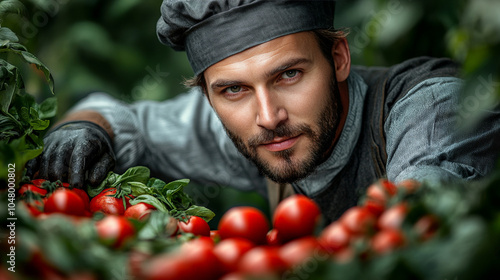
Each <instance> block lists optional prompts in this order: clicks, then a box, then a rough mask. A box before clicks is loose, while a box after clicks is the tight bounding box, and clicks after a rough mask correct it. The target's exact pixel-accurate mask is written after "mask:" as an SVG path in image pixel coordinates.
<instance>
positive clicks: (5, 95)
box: [0, 60, 23, 112]
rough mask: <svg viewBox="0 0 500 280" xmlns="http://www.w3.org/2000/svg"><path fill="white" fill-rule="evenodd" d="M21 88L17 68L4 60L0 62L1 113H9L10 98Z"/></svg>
mask: <svg viewBox="0 0 500 280" xmlns="http://www.w3.org/2000/svg"><path fill="white" fill-rule="evenodd" d="M22 87H23V86H22V79H21V76H20V75H19V73H18V70H17V68H16V67H15V66H14V65H12V64H10V63H8V62H7V61H5V60H0V109H2V111H4V112H8V111H9V107H10V104H11V102H12V98H13V97H14V95H15V94H17V93H18V92H19V89H20V88H22Z"/></svg>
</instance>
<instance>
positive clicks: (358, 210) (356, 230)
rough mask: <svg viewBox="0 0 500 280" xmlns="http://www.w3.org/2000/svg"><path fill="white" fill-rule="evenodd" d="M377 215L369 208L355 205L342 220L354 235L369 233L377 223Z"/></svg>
mask: <svg viewBox="0 0 500 280" xmlns="http://www.w3.org/2000/svg"><path fill="white" fill-rule="evenodd" d="M375 221H376V217H375V215H374V214H373V213H371V212H370V211H369V210H368V209H366V208H363V207H360V206H354V207H351V208H349V209H348V210H347V211H346V212H345V213H344V214H343V215H342V216H341V217H340V222H341V223H342V224H344V226H345V227H346V229H347V230H348V231H349V232H350V233H351V234H353V235H363V234H366V233H368V231H370V230H371V229H372V228H373V226H374V225H375Z"/></svg>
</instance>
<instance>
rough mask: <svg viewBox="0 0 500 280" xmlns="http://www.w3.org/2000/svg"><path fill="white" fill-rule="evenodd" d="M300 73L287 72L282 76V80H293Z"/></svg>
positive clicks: (294, 71)
mask: <svg viewBox="0 0 500 280" xmlns="http://www.w3.org/2000/svg"><path fill="white" fill-rule="evenodd" d="M298 73H299V71H297V70H287V71H285V72H283V74H282V75H281V78H282V79H291V78H293V77H295V76H297V74H298Z"/></svg>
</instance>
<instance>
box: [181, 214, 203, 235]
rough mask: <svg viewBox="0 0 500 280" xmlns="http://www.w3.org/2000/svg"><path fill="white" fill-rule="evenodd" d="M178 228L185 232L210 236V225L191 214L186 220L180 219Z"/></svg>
mask: <svg viewBox="0 0 500 280" xmlns="http://www.w3.org/2000/svg"><path fill="white" fill-rule="evenodd" d="M179 229H180V230H182V231H183V232H186V233H192V234H194V235H201V236H208V237H210V226H209V225H208V223H207V222H206V221H205V220H203V219H202V218H200V217H198V216H191V217H190V218H189V220H188V221H187V222H183V221H180V222H179Z"/></svg>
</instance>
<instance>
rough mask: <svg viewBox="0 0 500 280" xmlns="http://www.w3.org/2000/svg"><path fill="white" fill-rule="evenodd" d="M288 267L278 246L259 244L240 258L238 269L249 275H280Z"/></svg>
mask: <svg viewBox="0 0 500 280" xmlns="http://www.w3.org/2000/svg"><path fill="white" fill-rule="evenodd" d="M286 269H287V265H286V263H285V262H284V261H283V260H282V259H281V257H280V254H279V251H278V249H277V248H276V247H267V246H258V247H254V248H253V249H251V250H250V251H248V252H247V253H246V254H245V255H243V257H242V258H241V260H240V263H239V265H238V270H239V271H240V272H243V273H245V274H247V275H252V276H265V275H280V274H281V273H283V272H284V271H285V270H286Z"/></svg>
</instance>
